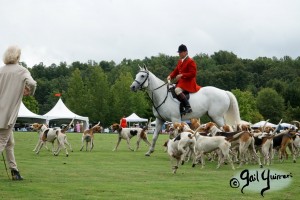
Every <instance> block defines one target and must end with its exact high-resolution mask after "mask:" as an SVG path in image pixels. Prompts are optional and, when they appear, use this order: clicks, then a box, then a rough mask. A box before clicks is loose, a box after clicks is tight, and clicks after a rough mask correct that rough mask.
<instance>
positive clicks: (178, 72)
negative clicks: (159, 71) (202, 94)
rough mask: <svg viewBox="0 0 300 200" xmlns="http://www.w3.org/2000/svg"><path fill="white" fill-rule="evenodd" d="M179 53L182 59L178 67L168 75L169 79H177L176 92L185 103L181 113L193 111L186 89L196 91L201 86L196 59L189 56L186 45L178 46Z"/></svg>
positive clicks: (191, 91)
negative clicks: (197, 75)
mask: <svg viewBox="0 0 300 200" xmlns="http://www.w3.org/2000/svg"><path fill="white" fill-rule="evenodd" d="M178 53H179V57H180V60H179V61H178V63H177V66H176V68H175V69H174V70H173V72H171V74H170V75H169V76H168V77H167V79H168V80H171V79H174V78H175V80H176V82H177V83H176V88H175V93H176V95H177V97H178V100H179V101H180V102H181V103H182V104H183V106H184V110H183V112H182V113H181V114H183V115H185V114H186V113H191V112H192V108H191V106H190V103H189V101H188V99H187V98H186V96H185V94H184V93H183V92H184V91H187V92H190V93H194V92H197V91H198V90H199V89H200V88H201V87H200V86H199V85H198V84H197V83H196V74H197V66H196V63H195V61H194V60H192V59H191V58H190V57H189V56H188V50H187V47H186V46H185V45H183V44H182V45H180V46H179V47H178Z"/></svg>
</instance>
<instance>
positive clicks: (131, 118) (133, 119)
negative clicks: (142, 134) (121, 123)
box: [125, 113, 148, 127]
mask: <svg viewBox="0 0 300 200" xmlns="http://www.w3.org/2000/svg"><path fill="white" fill-rule="evenodd" d="M125 119H126V121H127V123H129V127H130V123H131V122H147V121H148V119H145V118H140V117H139V116H137V114H135V113H132V114H131V115H129V116H128V117H126V118H125Z"/></svg>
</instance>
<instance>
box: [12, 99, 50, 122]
mask: <svg viewBox="0 0 300 200" xmlns="http://www.w3.org/2000/svg"><path fill="white" fill-rule="evenodd" d="M20 118H22V119H23V118H26V119H31V121H33V120H34V122H40V123H45V122H46V118H45V117H44V116H42V115H38V114H35V113H33V112H31V111H30V110H29V109H28V108H26V106H25V105H24V103H23V102H21V106H20V110H19V113H18V119H20Z"/></svg>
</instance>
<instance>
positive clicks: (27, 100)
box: [22, 96, 39, 114]
mask: <svg viewBox="0 0 300 200" xmlns="http://www.w3.org/2000/svg"><path fill="white" fill-rule="evenodd" d="M22 101H23V103H24V105H25V106H26V108H28V110H30V111H31V112H33V113H36V114H38V113H39V103H38V102H37V100H36V99H35V98H34V96H24V97H23V100H22Z"/></svg>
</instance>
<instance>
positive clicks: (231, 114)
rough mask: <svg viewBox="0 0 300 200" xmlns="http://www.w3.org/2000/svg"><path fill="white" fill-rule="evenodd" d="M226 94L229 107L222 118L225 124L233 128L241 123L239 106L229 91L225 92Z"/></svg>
mask: <svg viewBox="0 0 300 200" xmlns="http://www.w3.org/2000/svg"><path fill="white" fill-rule="evenodd" d="M226 93H227V95H228V97H229V99H230V105H229V109H228V110H227V112H226V113H225V116H224V118H225V123H226V124H228V125H231V126H233V125H236V124H239V123H240V121H241V117H240V110H239V104H238V102H237V100H236V97H235V96H234V95H233V94H232V93H231V92H230V91H226Z"/></svg>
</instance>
